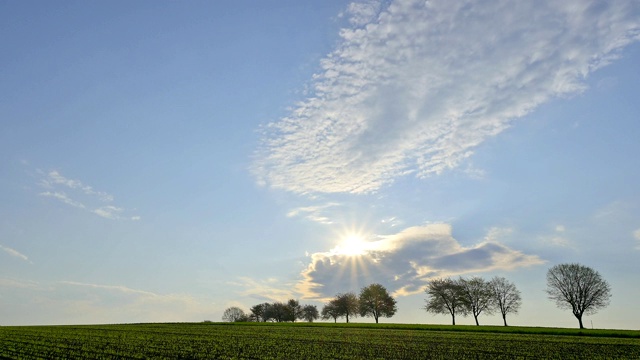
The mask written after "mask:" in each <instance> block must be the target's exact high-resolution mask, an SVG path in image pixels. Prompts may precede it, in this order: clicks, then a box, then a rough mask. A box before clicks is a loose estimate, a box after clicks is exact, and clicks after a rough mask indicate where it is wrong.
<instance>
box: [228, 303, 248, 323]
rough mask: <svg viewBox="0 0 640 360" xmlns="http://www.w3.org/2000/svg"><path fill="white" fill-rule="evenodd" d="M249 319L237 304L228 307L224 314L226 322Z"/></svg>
mask: <svg viewBox="0 0 640 360" xmlns="http://www.w3.org/2000/svg"><path fill="white" fill-rule="evenodd" d="M247 319H248V317H247V315H245V313H244V311H242V309H240V308H239V307H235V306H232V307H230V308H227V309H226V310H225V311H224V313H223V314H222V321H225V322H238V321H247Z"/></svg>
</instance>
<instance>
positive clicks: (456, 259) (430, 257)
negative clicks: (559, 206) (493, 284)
mask: <svg viewBox="0 0 640 360" xmlns="http://www.w3.org/2000/svg"><path fill="white" fill-rule="evenodd" d="M502 231H503V230H502ZM499 232H500V231H498V230H496V229H494V230H492V231H491V232H490V234H488V235H487V237H486V238H485V239H483V241H482V242H480V243H478V244H476V245H474V246H469V247H465V246H462V245H460V243H459V242H458V241H457V240H456V239H454V238H453V236H452V235H451V234H452V228H451V226H450V225H448V224H430V225H425V226H415V227H410V228H406V229H404V230H402V231H400V232H398V233H397V234H394V235H386V236H379V237H378V238H377V240H375V241H371V242H369V243H368V244H367V245H366V246H365V253H364V254H363V255H360V256H346V255H343V254H340V253H339V252H338V251H335V249H334V250H332V251H328V252H319V253H315V254H312V255H311V256H310V258H311V259H310V260H311V261H310V263H309V264H308V266H307V267H306V268H305V269H304V270H303V271H302V281H301V282H299V283H298V285H297V291H298V292H300V293H301V294H303V297H305V298H316V299H324V298H328V297H332V296H334V295H335V294H336V293H339V292H345V291H357V290H358V289H359V288H360V287H362V286H364V285H367V284H369V283H371V282H378V283H381V284H383V285H384V286H386V287H387V288H388V289H389V290H390V291H392V292H394V293H395V295H396V296H403V295H410V294H415V293H419V292H421V291H423V288H424V286H425V285H426V282H427V281H428V280H429V279H431V278H434V277H441V276H457V275H462V274H469V273H479V272H488V271H495V270H511V269H515V268H519V267H526V266H532V265H538V264H543V263H544V261H543V260H542V259H540V258H539V257H537V256H535V255H526V254H523V253H522V252H520V251H517V250H514V249H511V248H509V247H507V246H505V245H503V244H501V243H499V242H498V241H496V240H495V238H496V237H497V235H498V234H499ZM503 233H504V231H503Z"/></svg>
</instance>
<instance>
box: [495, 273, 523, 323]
mask: <svg viewBox="0 0 640 360" xmlns="http://www.w3.org/2000/svg"><path fill="white" fill-rule="evenodd" d="M489 287H490V288H491V291H492V293H493V301H494V305H495V307H496V309H497V310H500V314H502V321H504V326H507V314H509V313H512V314H517V313H518V310H519V309H520V305H521V304H522V299H521V297H520V291H519V290H518V289H517V288H516V286H515V285H514V284H513V283H512V282H510V281H509V280H507V279H505V278H503V277H498V276H496V277H494V278H493V279H491V281H490V282H489Z"/></svg>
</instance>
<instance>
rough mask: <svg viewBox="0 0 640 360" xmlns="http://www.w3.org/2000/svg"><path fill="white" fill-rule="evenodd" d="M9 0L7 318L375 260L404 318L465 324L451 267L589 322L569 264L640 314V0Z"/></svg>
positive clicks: (135, 317) (192, 314) (332, 286)
mask: <svg viewBox="0 0 640 360" xmlns="http://www.w3.org/2000/svg"><path fill="white" fill-rule="evenodd" d="M0 18H1V21H0V27H1V31H0V45H1V46H2V48H3V51H2V52H1V53H0V64H1V65H2V66H0V78H1V79H2V81H0V95H1V96H0V169H1V170H0V324H2V325H13V324H15V325H23V324H77V323H114V322H117V323H120V322H150V321H202V320H205V319H210V320H219V319H220V317H221V315H222V312H223V311H224V309H225V308H227V307H229V306H240V307H243V308H245V309H248V308H249V307H250V306H251V305H254V304H257V303H261V302H264V301H280V300H286V299H289V298H298V299H300V301H301V302H302V303H310V304H317V305H319V306H321V305H322V303H323V301H325V300H326V299H327V298H330V297H332V296H333V295H335V294H336V293H338V292H344V291H349V290H352V291H356V292H357V291H358V290H359V289H360V288H361V287H362V286H364V285H367V284H369V283H372V282H380V283H382V284H383V285H385V286H386V287H387V288H388V289H389V290H391V291H393V293H394V294H395V295H396V297H397V299H398V303H399V311H398V314H397V315H396V316H395V317H394V318H393V319H391V320H385V321H393V322H411V323H443V324H447V323H449V318H448V317H446V316H435V315H432V314H427V313H426V312H424V310H422V309H421V308H422V307H423V305H424V299H425V295H424V287H425V286H426V283H427V281H428V280H429V279H430V278H434V277H441V276H455V277H457V276H472V275H479V276H483V277H485V278H490V277H493V276H496V275H499V276H504V277H506V278H508V279H509V280H511V281H513V282H514V283H515V284H516V285H517V286H518V288H519V289H520V290H521V291H522V296H523V306H522V308H521V311H520V314H518V315H517V316H516V315H514V316H512V317H511V318H510V320H509V322H510V324H513V325H530V326H568V327H575V326H577V324H576V320H575V319H574V318H573V317H572V315H571V314H570V312H568V311H566V310H560V309H556V308H555V306H554V304H553V303H552V302H551V301H549V300H547V299H546V296H545V293H544V289H545V286H546V285H545V274H546V271H547V269H548V268H549V267H551V266H553V265H555V264H558V263H563V262H579V263H582V264H584V265H587V266H590V267H593V268H594V269H596V270H598V271H599V272H600V273H601V274H602V275H603V277H604V278H605V279H607V280H608V281H609V282H610V284H611V286H612V293H613V297H612V301H611V304H610V306H609V307H608V308H606V309H604V310H601V311H600V312H599V313H597V314H596V315H593V316H589V317H588V318H587V319H586V320H585V321H586V322H585V324H587V326H590V325H591V322H593V326H595V327H602V328H626V329H637V326H638V325H637V324H638V323H640V313H638V312H637V311H633V310H631V311H630V309H635V308H636V307H637V306H635V302H636V301H635V299H637V298H638V297H639V296H640V292H639V291H640V290H638V287H637V274H638V273H640V265H638V261H637V259H638V256H639V255H640V189H639V188H638V186H637V184H638V182H639V180H640V166H638V160H637V158H636V157H637V155H638V154H640V142H639V141H638V139H639V138H640V123H639V122H638V114H639V113H640V111H639V110H640V105H638V95H637V94H638V93H640V66H638V64H640V45H639V44H638V40H640V5H639V4H638V2H637V1H633V0H614V1H608V2H600V1H587V0H571V1H564V2H561V3H558V2H556V1H537V2H535V3H534V2H530V3H523V2H519V3H517V4H516V3H514V2H511V1H506V0H505V1H498V0H496V1H491V2H485V1H464V2H456V3H455V4H453V3H452V2H449V1H436V0H434V1H427V2H425V1H414V0H393V1H373V0H372V1H360V2H349V1H338V0H336V1H317V2H311V3H308V2H307V3H302V2H300V1H260V2H255V1H215V2H208V1H192V2H188V3H179V2H169V1H162V2H157V1H137V2H129V1H127V2H124V1H122V2H118V1H109V2H84V1H66V2H46V1H21V2H8V1H5V2H2V3H0ZM349 239H352V240H349ZM353 239H358V240H353ZM349 241H351V243H350V242H349ZM359 321H370V320H368V319H359ZM472 321H473V319H461V321H459V322H460V323H469V324H471V323H472ZM480 322H481V323H484V324H500V323H501V319H500V318H499V317H498V316H489V315H486V316H481V317H480Z"/></svg>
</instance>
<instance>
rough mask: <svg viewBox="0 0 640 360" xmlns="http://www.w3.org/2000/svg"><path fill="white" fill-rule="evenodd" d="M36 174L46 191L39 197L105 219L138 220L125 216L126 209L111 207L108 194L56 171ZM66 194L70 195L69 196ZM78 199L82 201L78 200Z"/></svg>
mask: <svg viewBox="0 0 640 360" xmlns="http://www.w3.org/2000/svg"><path fill="white" fill-rule="evenodd" d="M38 173H39V174H41V175H42V178H41V179H40V181H39V184H40V186H42V187H44V188H46V189H48V190H47V191H44V192H41V193H40V196H45V197H50V198H54V199H57V200H59V201H61V202H62V203H64V204H66V205H69V206H73V207H75V208H79V209H84V210H86V211H89V212H91V213H93V214H95V215H98V216H100V217H103V218H105V219H113V220H121V219H129V220H132V221H137V220H140V216H138V215H133V216H125V215H124V213H125V212H126V209H124V208H121V207H117V206H115V205H111V204H110V203H112V202H113V201H114V197H113V195H111V194H109V193H106V192H104V191H97V190H95V189H94V188H93V187H91V186H89V185H86V184H84V183H83V182H82V181H80V180H76V179H70V178H67V177H65V176H64V175H62V174H61V173H60V172H59V171H57V170H52V171H49V172H46V173H45V172H42V171H38ZM67 192H71V193H72V194H71V195H70V194H68V193H67ZM79 198H80V199H82V200H78V199H79ZM105 204H109V205H105Z"/></svg>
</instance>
